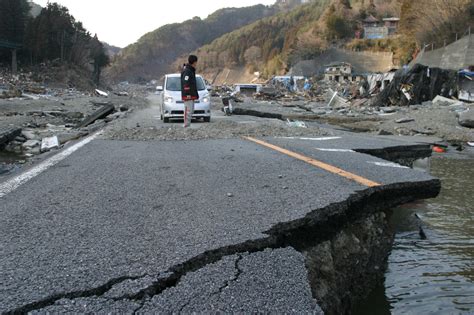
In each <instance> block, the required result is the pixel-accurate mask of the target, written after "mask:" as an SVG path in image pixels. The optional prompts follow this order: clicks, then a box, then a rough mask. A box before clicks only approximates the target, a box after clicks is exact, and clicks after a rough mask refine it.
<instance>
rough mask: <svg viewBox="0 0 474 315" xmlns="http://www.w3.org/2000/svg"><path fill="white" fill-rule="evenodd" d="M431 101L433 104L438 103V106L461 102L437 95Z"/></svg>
mask: <svg viewBox="0 0 474 315" xmlns="http://www.w3.org/2000/svg"><path fill="white" fill-rule="evenodd" d="M432 103H433V105H438V106H450V105H456V104H459V103H461V104H462V103H463V102H461V101H458V100H453V99H450V98H447V97H443V96H441V95H438V96H436V97H435V98H434V99H433V102H432Z"/></svg>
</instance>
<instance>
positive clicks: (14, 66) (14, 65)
mask: <svg viewBox="0 0 474 315" xmlns="http://www.w3.org/2000/svg"><path fill="white" fill-rule="evenodd" d="M12 74H13V75H17V74H18V64H17V58H16V49H15V48H14V49H12Z"/></svg>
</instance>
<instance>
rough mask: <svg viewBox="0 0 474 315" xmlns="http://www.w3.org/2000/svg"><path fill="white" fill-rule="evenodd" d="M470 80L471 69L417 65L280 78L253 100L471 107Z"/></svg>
mask: <svg viewBox="0 0 474 315" xmlns="http://www.w3.org/2000/svg"><path fill="white" fill-rule="evenodd" d="M473 78H474V68H473V67H470V68H468V69H463V70H461V71H453V70H445V69H440V68H430V67H427V66H423V65H420V64H416V65H414V66H413V67H412V68H411V69H409V68H403V69H400V70H398V71H390V72H387V73H374V74H369V75H366V76H357V77H355V76H352V77H349V78H347V77H342V78H338V79H337V80H334V79H333V78H331V77H329V79H328V77H327V76H324V77H323V76H319V77H313V78H305V77H293V76H280V77H274V78H273V79H272V80H270V81H268V82H267V83H266V84H265V85H262V86H261V87H259V88H255V90H256V91H255V93H253V98H254V99H255V100H258V101H279V102H292V101H305V102H307V103H326V104H328V103H329V106H331V107H334V106H335V107H352V108H356V107H361V106H364V107H375V108H380V107H385V108H386V107H393V106H412V105H420V104H423V103H424V102H428V101H433V100H434V99H435V98H436V97H437V96H440V97H444V98H448V99H451V100H455V101H463V102H467V103H470V102H473V101H474V82H473ZM237 86H238V85H236V89H235V90H236V91H237V90H238V88H237ZM225 89H226V90H231V89H230V88H228V87H225Z"/></svg>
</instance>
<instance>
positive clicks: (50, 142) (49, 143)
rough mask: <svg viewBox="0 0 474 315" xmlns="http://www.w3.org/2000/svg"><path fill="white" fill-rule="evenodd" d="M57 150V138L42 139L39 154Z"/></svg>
mask: <svg viewBox="0 0 474 315" xmlns="http://www.w3.org/2000/svg"><path fill="white" fill-rule="evenodd" d="M58 148H59V140H58V137H56V136H54V137H49V138H43V140H42V141H41V152H47V151H49V150H51V149H58Z"/></svg>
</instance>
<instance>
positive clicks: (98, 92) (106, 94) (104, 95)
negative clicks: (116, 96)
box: [95, 89, 109, 97]
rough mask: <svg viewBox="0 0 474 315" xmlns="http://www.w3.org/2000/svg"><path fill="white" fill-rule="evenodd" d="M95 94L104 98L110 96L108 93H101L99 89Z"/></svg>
mask: <svg viewBox="0 0 474 315" xmlns="http://www.w3.org/2000/svg"><path fill="white" fill-rule="evenodd" d="M95 93H96V94H97V95H99V96H102V97H108V96H109V94H108V93H106V92H104V91H101V90H99V89H96V90H95Z"/></svg>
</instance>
